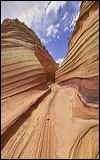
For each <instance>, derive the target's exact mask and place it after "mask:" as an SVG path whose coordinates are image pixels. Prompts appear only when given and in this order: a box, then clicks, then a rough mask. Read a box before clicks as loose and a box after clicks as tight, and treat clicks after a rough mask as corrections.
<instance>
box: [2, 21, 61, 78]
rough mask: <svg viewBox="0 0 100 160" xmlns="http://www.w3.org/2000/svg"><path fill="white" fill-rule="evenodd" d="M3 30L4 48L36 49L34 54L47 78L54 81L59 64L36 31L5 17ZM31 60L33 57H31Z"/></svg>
mask: <svg viewBox="0 0 100 160" xmlns="http://www.w3.org/2000/svg"><path fill="white" fill-rule="evenodd" d="M1 32H2V34H1V38H2V49H8V48H9V49H10V48H12V49H13V50H16V47H17V48H19V49H20V47H23V48H27V49H30V50H31V51H34V54H35V55H36V57H37V58H38V60H39V62H40V63H41V65H42V66H43V68H44V70H45V72H46V78H47V80H48V81H50V80H52V81H54V79H55V71H56V70H57V68H58V65H57V64H56V63H55V61H54V60H53V58H52V56H51V55H50V54H49V53H48V51H47V50H46V49H45V47H44V46H43V45H42V43H41V41H40V39H39V38H38V36H37V35H36V34H35V32H34V31H32V30H31V29H30V28H28V27H27V26H26V25H25V24H23V23H21V22H15V21H13V20H11V19H5V20H4V21H3V23H2V27H1ZM29 61H31V59H29ZM30 64H31V62H30Z"/></svg>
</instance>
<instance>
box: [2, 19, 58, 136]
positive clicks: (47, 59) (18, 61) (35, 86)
mask: <svg viewBox="0 0 100 160" xmlns="http://www.w3.org/2000/svg"><path fill="white" fill-rule="evenodd" d="M1 43H2V44H1V99H2V101H1V103H2V127H1V128H2V133H4V131H5V130H6V129H7V128H9V126H11V125H12V124H13V123H14V122H15V121H16V120H17V119H18V118H19V117H20V116H21V115H22V114H23V113H25V112H26V110H28V109H29V108H30V106H31V105H32V104H34V103H35V102H36V101H37V100H38V99H39V97H41V96H43V95H44V94H45V92H47V91H48V90H50V89H49V88H48V85H47V81H51V80H52V81H54V76H55V71H56V70H57V64H56V63H55V62H54V60H53V58H52V57H51V56H50V54H49V53H48V51H47V50H46V49H45V48H44V47H43V45H42V44H41V42H40V40H39V38H38V37H37V36H36V35H35V33H34V32H33V31H32V30H31V29H29V28H28V27H27V26H26V25H24V24H23V23H21V22H15V21H13V20H10V19H6V20H4V21H3V23H2V25H1Z"/></svg>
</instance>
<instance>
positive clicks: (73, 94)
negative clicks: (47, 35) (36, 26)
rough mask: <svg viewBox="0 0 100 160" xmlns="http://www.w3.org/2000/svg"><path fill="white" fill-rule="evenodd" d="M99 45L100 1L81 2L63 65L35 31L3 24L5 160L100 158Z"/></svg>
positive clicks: (2, 127)
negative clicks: (46, 47) (55, 59)
mask: <svg viewBox="0 0 100 160" xmlns="http://www.w3.org/2000/svg"><path fill="white" fill-rule="evenodd" d="M98 47H99V2H98V1H82V3H81V7H80V14H79V18H78V20H77V22H76V25H75V27H74V30H73V33H72V35H71V37H70V41H69V46H68V53H67V54H66V56H65V58H64V61H63V62H62V64H61V65H60V66H58V64H57V63H56V62H55V61H54V59H53V58H52V56H51V55H50V54H49V52H48V51H47V50H46V49H44V47H43V45H42V43H41V41H40V39H39V38H38V37H37V35H36V34H35V32H34V31H32V30H31V29H30V28H28V27H27V26H26V25H25V24H22V23H21V22H15V21H14V20H11V19H5V20H4V21H3V23H2V25H1V51H2V52H1V158H2V159H99V58H98V57H99V48H98Z"/></svg>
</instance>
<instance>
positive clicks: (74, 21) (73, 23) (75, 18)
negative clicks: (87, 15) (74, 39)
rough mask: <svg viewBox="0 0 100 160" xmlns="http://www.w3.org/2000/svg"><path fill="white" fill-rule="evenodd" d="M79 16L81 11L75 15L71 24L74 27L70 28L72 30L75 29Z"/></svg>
mask: <svg viewBox="0 0 100 160" xmlns="http://www.w3.org/2000/svg"><path fill="white" fill-rule="evenodd" d="M78 17H79V12H78V13H77V14H76V15H75V16H73V19H72V22H71V24H70V27H72V28H70V30H73V28H74V26H75V24H76V21H77V19H78Z"/></svg>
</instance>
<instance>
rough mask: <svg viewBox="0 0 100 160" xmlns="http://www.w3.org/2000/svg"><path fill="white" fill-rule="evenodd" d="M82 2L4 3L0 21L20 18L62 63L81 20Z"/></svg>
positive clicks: (56, 59)
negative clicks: (76, 25) (75, 28)
mask: <svg viewBox="0 0 100 160" xmlns="http://www.w3.org/2000/svg"><path fill="white" fill-rule="evenodd" d="M80 4H81V1H1V21H3V20H4V19H5V18H11V19H13V18H18V19H19V20H20V21H21V22H25V24H26V25H27V26H28V27H30V28H31V29H32V30H34V31H35V33H36V34H37V35H38V37H39V38H40V39H41V42H42V44H43V45H45V46H46V48H47V50H48V51H49V53H50V54H51V55H52V57H53V58H54V60H55V61H56V62H58V63H61V62H62V60H63V58H64V57H65V55H66V54H67V51H68V38H69V37H70V36H71V33H72V31H73V28H74V26H75V21H76V20H77V18H78V16H79V11H80Z"/></svg>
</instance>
